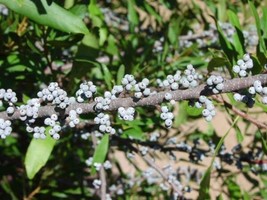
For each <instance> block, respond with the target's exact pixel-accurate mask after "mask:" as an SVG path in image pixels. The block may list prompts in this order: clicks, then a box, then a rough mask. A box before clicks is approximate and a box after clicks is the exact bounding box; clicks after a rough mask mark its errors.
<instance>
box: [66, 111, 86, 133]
mask: <svg viewBox="0 0 267 200" xmlns="http://www.w3.org/2000/svg"><path fill="white" fill-rule="evenodd" d="M82 112H83V110H82V109H81V108H77V109H76V110H70V112H69V116H68V120H69V126H70V127H71V128H74V127H75V126H76V125H77V124H79V123H80V119H79V115H80V114H82Z"/></svg>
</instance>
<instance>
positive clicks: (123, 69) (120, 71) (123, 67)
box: [117, 65, 125, 84]
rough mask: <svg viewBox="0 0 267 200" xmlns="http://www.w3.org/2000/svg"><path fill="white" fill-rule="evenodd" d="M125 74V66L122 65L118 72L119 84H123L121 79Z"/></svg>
mask: <svg viewBox="0 0 267 200" xmlns="http://www.w3.org/2000/svg"><path fill="white" fill-rule="evenodd" d="M124 74H125V66H124V65H121V66H120V68H119V70H118V73H117V84H121V79H122V78H123V76H124Z"/></svg>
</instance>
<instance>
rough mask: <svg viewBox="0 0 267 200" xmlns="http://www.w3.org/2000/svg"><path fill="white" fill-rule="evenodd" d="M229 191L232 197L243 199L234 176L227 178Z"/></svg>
mask: <svg viewBox="0 0 267 200" xmlns="http://www.w3.org/2000/svg"><path fill="white" fill-rule="evenodd" d="M226 183H227V187H228V191H229V193H230V196H231V198H232V199H242V194H241V190H240V187H239V185H238V184H237V183H236V182H234V181H233V180H232V178H230V179H227V180H226Z"/></svg>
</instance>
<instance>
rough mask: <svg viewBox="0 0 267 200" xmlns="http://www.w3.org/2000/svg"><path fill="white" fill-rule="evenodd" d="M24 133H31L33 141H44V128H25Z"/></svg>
mask: <svg viewBox="0 0 267 200" xmlns="http://www.w3.org/2000/svg"><path fill="white" fill-rule="evenodd" d="M26 131H27V132H29V133H32V132H33V137H34V138H35V139H39V138H40V139H45V138H46V135H45V127H43V126H35V127H34V128H32V127H31V126H27V128H26Z"/></svg>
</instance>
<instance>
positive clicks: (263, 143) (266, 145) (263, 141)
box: [258, 131, 267, 155]
mask: <svg viewBox="0 0 267 200" xmlns="http://www.w3.org/2000/svg"><path fill="white" fill-rule="evenodd" d="M258 132H259V133H260V137H261V147H262V150H263V152H264V154H265V155H267V142H266V137H264V136H266V133H265V134H263V133H262V132H260V131H258Z"/></svg>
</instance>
